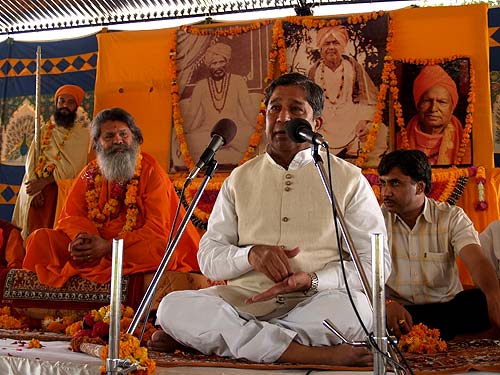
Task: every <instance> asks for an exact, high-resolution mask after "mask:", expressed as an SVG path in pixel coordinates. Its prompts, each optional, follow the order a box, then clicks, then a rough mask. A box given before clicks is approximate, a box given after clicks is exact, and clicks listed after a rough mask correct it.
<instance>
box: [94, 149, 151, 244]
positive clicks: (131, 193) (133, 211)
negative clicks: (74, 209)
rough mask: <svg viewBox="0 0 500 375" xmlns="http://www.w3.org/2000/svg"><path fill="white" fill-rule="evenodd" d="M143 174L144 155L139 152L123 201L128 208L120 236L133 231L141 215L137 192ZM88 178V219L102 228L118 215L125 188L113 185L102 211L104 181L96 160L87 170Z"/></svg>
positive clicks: (116, 184)
mask: <svg viewBox="0 0 500 375" xmlns="http://www.w3.org/2000/svg"><path fill="white" fill-rule="evenodd" d="M141 172H142V153H140V152H139V155H138V156H137V161H136V164H135V171H134V177H132V178H131V179H130V181H129V182H128V184H127V189H126V191H125V198H124V200H123V201H124V204H125V206H127V214H126V218H125V224H124V225H123V228H122V230H121V231H120V233H119V235H122V234H124V233H126V232H130V231H132V230H133V229H134V227H135V225H136V223H137V215H138V213H139V209H138V207H137V190H138V185H139V179H140V177H141ZM86 177H87V192H86V193H85V199H86V201H87V212H88V218H89V219H90V220H92V221H93V222H94V224H95V225H96V227H98V228H100V227H102V226H103V224H104V223H105V222H106V220H108V219H109V218H110V217H112V216H113V215H116V214H117V213H118V207H119V205H120V203H119V201H120V200H121V196H122V191H123V186H122V185H120V184H118V183H115V182H113V183H112V187H111V194H110V195H111V198H110V199H108V201H107V202H106V203H105V205H104V207H103V209H102V211H101V210H100V208H99V197H100V194H101V188H102V184H103V183H104V179H103V177H102V175H101V171H100V169H99V166H98V164H97V161H96V160H93V161H92V162H91V165H90V166H89V168H88V170H87V174H86Z"/></svg>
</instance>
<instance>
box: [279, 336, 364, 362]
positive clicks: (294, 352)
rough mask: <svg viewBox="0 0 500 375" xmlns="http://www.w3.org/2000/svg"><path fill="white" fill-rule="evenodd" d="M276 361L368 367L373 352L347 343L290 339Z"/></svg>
mask: <svg viewBox="0 0 500 375" xmlns="http://www.w3.org/2000/svg"><path fill="white" fill-rule="evenodd" d="M278 362H291V363H309V364H323V365H333V366H356V367H370V366H373V354H372V351H371V349H369V348H366V347H354V346H352V345H347V344H341V345H334V346H306V345H301V344H299V343H297V342H294V341H292V343H291V344H290V346H288V348H287V349H286V350H285V351H284V352H283V354H282V355H281V357H280V358H279V359H278Z"/></svg>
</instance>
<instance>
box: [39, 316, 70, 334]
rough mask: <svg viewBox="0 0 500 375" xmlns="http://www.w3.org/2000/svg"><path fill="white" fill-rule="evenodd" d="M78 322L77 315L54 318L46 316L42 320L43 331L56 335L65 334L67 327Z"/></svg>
mask: <svg viewBox="0 0 500 375" xmlns="http://www.w3.org/2000/svg"><path fill="white" fill-rule="evenodd" d="M75 321H76V315H74V314H73V315H65V316H62V317H61V316H59V317H57V316H52V315H46V316H44V318H43V319H42V322H41V324H42V330H44V331H48V332H55V333H65V332H66V330H67V327H69V326H71V325H72V324H73V323H74V322H75Z"/></svg>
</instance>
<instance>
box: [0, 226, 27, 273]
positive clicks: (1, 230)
mask: <svg viewBox="0 0 500 375" xmlns="http://www.w3.org/2000/svg"><path fill="white" fill-rule="evenodd" d="M24 253H25V251H24V246H23V238H22V237H21V228H18V227H16V226H15V225H13V224H11V223H9V222H8V221H7V220H1V219H0V267H6V268H21V267H22V264H23V259H24Z"/></svg>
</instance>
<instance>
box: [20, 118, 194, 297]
mask: <svg viewBox="0 0 500 375" xmlns="http://www.w3.org/2000/svg"><path fill="white" fill-rule="evenodd" d="M91 139H92V145H93V148H94V150H95V152H96V160H94V161H92V162H90V163H89V164H88V165H87V166H86V167H85V168H84V169H83V171H82V172H81V173H80V175H79V176H78V177H77V178H76V180H75V183H74V184H73V186H72V188H71V191H70V192H69V194H68V199H67V201H66V204H65V206H64V208H63V210H62V212H61V216H60V219H59V221H58V223H57V226H56V228H55V229H54V230H51V229H39V230H37V231H35V232H34V233H33V234H31V235H30V236H29V237H28V239H27V244H26V257H25V259H24V262H23V268H24V269H27V270H30V271H33V272H36V273H37V276H38V279H39V281H40V282H41V283H42V284H46V285H49V286H52V287H62V286H63V285H64V283H65V282H66V281H67V280H68V279H69V278H70V277H71V276H74V275H79V276H81V277H83V278H86V279H88V280H91V281H95V282H100V283H105V282H109V280H110V277H111V247H112V239H113V238H123V240H124V251H123V274H124V275H127V274H131V273H137V272H146V271H153V270H156V269H157V268H158V265H159V264H160V262H161V260H162V257H163V255H164V253H165V249H166V247H167V239H168V234H169V232H170V228H171V225H172V223H173V218H174V214H175V211H176V207H177V204H178V198H177V195H176V193H175V190H174V187H173V184H172V183H171V182H170V180H169V178H168V176H167V174H166V173H165V171H164V170H163V169H162V167H161V166H160V165H159V164H158V162H156V160H155V159H154V158H153V157H152V156H150V155H148V154H146V153H144V152H142V151H141V150H140V145H141V144H142V142H143V137H142V133H141V130H140V129H139V127H137V125H136V124H135V121H134V119H133V117H132V116H131V115H130V114H129V113H127V112H126V111H125V110H123V109H121V108H111V109H105V110H103V111H101V112H99V113H98V114H97V116H96V117H95V119H94V120H93V122H92V127H91ZM199 239H200V237H199V234H198V232H197V230H196V228H195V227H194V226H193V225H192V224H191V223H189V224H188V226H187V229H186V232H185V233H184V235H183V236H182V237H181V240H180V242H179V245H178V247H177V249H176V251H175V252H174V254H173V256H172V258H171V260H170V262H169V264H168V268H167V269H168V270H172V271H179V272H191V271H199V266H198V262H197V260H196V251H197V249H198V242H199Z"/></svg>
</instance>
